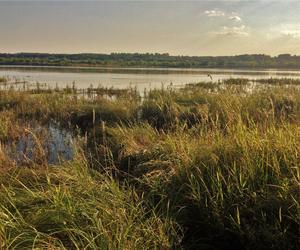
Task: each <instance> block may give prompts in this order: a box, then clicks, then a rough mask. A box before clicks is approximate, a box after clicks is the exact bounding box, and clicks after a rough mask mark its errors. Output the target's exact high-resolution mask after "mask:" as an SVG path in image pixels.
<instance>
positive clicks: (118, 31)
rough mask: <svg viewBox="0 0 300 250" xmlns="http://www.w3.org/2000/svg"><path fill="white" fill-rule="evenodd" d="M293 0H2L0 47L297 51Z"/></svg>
mask: <svg viewBox="0 0 300 250" xmlns="http://www.w3.org/2000/svg"><path fill="white" fill-rule="evenodd" d="M299 13H300V1H298V0H297V1H292V0H291V1H289V0H284V1H279V0H278V1H268V0H260V1H257V0H252V1H243V0H240V1H238V0H235V1H225V0H223V1H193V2H190V1H107V2H102V1H44V0H42V1H30V2H29V1H24V0H23V1H1V0H0V52H51V53H82V52H95V53H111V52H142V53H144V52H158V53H165V52H168V53H170V54H174V55H199V56H202V55H235V54H246V53H248V54H250V53H251V54H252V53H265V54H271V55H277V54H281V53H291V54H300V15H299Z"/></svg>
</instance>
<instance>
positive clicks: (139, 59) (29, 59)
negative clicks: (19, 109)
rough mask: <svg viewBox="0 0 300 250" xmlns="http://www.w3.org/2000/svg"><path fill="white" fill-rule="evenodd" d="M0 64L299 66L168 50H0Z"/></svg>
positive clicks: (295, 60) (286, 60) (285, 59)
mask: <svg viewBox="0 0 300 250" xmlns="http://www.w3.org/2000/svg"><path fill="white" fill-rule="evenodd" d="M0 65H36V66H103V67H173V68H300V56H294V55H290V54H282V55H279V56H275V57H272V56H269V55H264V54H254V55H238V56H216V57H212V56H172V55H169V54H168V53H164V54H158V53H155V54H151V53H145V54H140V53H111V54H92V53H85V54H47V53H17V54H8V53H0Z"/></svg>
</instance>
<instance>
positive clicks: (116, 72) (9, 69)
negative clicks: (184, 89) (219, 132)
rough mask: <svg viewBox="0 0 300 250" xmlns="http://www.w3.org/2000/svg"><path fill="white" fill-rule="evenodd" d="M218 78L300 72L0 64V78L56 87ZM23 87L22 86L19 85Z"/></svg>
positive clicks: (295, 73)
mask: <svg viewBox="0 0 300 250" xmlns="http://www.w3.org/2000/svg"><path fill="white" fill-rule="evenodd" d="M209 75H211V77H212V79H213V81H218V80H222V79H226V78H249V79H258V78H270V77H277V78H299V79H300V71H282V70H234V69H232V70H230V69H170V68H155V69H145V68H80V67H31V66H30V67H28V66H17V67H15V66H0V77H1V76H6V77H9V78H10V79H11V81H15V80H17V81H26V82H28V83H32V84H36V82H39V83H41V84H47V85H48V86H49V87H51V88H54V87H55V86H58V87H66V86H70V87H71V86H72V84H73V82H75V84H76V87H77V88H87V87H90V86H91V84H92V85H93V86H94V87H97V86H105V87H114V88H127V87H129V86H132V87H135V86H136V87H137V89H138V90H140V91H142V90H144V89H153V88H160V87H161V86H162V85H164V86H168V85H170V84H172V85H173V86H182V85H184V84H186V83H195V82H200V81H211V78H210V76H209ZM20 87H21V86H20Z"/></svg>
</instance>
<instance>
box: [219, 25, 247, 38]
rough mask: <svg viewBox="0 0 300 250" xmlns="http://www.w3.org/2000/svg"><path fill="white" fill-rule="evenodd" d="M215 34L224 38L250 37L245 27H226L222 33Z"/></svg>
mask: <svg viewBox="0 0 300 250" xmlns="http://www.w3.org/2000/svg"><path fill="white" fill-rule="evenodd" d="M215 34H217V35H222V36H249V32H247V29H246V26H245V25H241V26H233V27H228V26H224V27H223V28H222V30H221V31H218V32H215Z"/></svg>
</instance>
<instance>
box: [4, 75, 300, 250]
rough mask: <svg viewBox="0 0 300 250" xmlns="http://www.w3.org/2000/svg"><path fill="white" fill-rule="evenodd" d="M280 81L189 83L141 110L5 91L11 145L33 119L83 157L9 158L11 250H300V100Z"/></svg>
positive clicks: (120, 101) (151, 97)
mask: <svg viewBox="0 0 300 250" xmlns="http://www.w3.org/2000/svg"><path fill="white" fill-rule="evenodd" d="M273 81H275V80H272V82H271V83H270V84H269V85H261V86H260V87H258V88H254V89H251V90H249V84H251V83H249V82H248V81H247V80H244V79H237V80H234V79H230V80H227V81H225V82H219V83H199V84H193V85H192V84H190V85H187V86H186V87H185V88H183V89H180V90H176V91H175V90H164V89H162V90H154V91H150V92H149V93H147V94H146V95H145V96H144V97H143V100H141V98H139V97H137V96H136V95H134V96H131V95H130V96H128V98H126V97H124V95H120V96H118V97H116V98H111V97H109V98H107V97H105V96H103V95H102V94H101V95H99V96H96V97H93V98H80V97H79V96H78V95H75V94H74V93H73V92H72V91H71V92H70V93H69V92H68V93H66V91H59V90H56V91H55V92H43V91H39V93H33V92H22V93H20V92H15V91H2V92H0V95H1V97H3V98H1V104H0V107H1V110H2V112H1V114H0V118H1V119H0V140H1V141H3V142H5V140H6V141H7V140H13V138H17V136H16V137H14V136H13V135H14V134H16V135H17V134H18V133H17V132H16V131H20V130H21V131H22V129H24V128H23V127H22V126H23V124H24V123H23V122H22V121H24V120H26V121H34V122H41V123H47V122H49V121H52V120H55V121H57V122H58V123H60V124H61V125H64V126H67V127H68V128H69V129H70V130H71V131H73V133H74V140H76V141H77V142H79V144H80V147H81V148H82V149H83V151H81V150H79V152H78V153H77V154H75V155H74V159H73V160H72V161H70V162H65V163H62V164H61V165H60V166H49V164H48V163H47V160H44V161H43V163H42V164H40V163H39V162H38V160H33V161H32V162H31V164H30V165H29V166H27V168H20V167H16V166H15V165H16V164H15V162H14V161H13V159H10V158H9V156H8V155H7V154H5V151H1V154H0V164H1V166H2V169H3V170H2V171H0V179H1V184H2V185H1V195H0V202H1V204H2V205H1V206H0V214H1V215H0V239H1V242H3V243H2V247H3V248H9V249H10V248H19V249H31V248H54V249H55V248H58V249H61V248H66V249H177V248H185V249H297V247H298V243H299V240H300V231H299V229H300V227H299V226H300V171H299V164H300V158H299V155H300V127H299V122H300V113H299V111H300V101H299V100H300V90H299V89H298V88H297V87H296V86H295V85H296V84H294V83H293V84H291V85H293V86H290V85H288V86H286V84H283V83H282V84H273ZM277 81H278V82H280V80H278V79H277V80H276V82H277ZM286 81H287V80H284V82H286ZM14 122H16V123H17V124H18V129H17V130H15V129H13V128H12V126H11V124H13V123H14ZM75 131H76V133H75ZM76 136H77V137H76ZM75 137H76V138H75ZM36 138H37V140H41V141H42V140H43V137H42V136H37V137H36ZM40 145H43V143H40ZM39 152H40V153H39ZM37 154H40V155H42V154H43V148H41V149H40V150H39V151H38V152H37ZM37 159H38V157H37Z"/></svg>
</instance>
